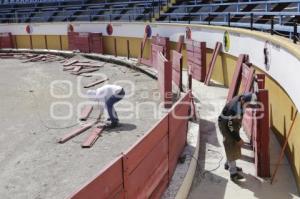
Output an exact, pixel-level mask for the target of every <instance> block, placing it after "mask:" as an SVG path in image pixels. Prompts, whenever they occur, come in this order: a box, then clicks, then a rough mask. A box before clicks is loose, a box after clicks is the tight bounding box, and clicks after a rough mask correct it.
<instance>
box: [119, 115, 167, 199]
mask: <svg viewBox="0 0 300 199" xmlns="http://www.w3.org/2000/svg"><path fill="white" fill-rule="evenodd" d="M123 168H124V187H125V197H126V198H128V199H131V198H150V197H151V196H155V197H154V198H159V197H160V196H161V194H159V195H156V194H157V191H159V192H160V193H162V190H165V188H166V186H167V181H166V176H168V115H166V116H165V117H164V118H163V119H162V120H161V121H159V123H158V124H156V125H155V127H154V128H153V129H151V130H150V131H149V132H148V133H147V134H146V135H144V136H143V137H142V138H141V139H140V140H139V141H138V142H137V143H136V144H135V145H134V146H133V147H132V148H131V149H129V150H128V152H126V153H125V154H124V158H123Z"/></svg>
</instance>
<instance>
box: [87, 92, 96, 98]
mask: <svg viewBox="0 0 300 199" xmlns="http://www.w3.org/2000/svg"><path fill="white" fill-rule="evenodd" d="M86 95H87V96H88V98H89V99H93V100H94V99H95V98H96V91H95V90H88V91H87V92H86Z"/></svg>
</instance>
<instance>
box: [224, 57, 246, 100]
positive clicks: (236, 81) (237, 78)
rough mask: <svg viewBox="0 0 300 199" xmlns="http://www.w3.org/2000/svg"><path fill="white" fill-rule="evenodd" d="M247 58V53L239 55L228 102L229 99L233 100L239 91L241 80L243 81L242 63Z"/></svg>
mask: <svg viewBox="0 0 300 199" xmlns="http://www.w3.org/2000/svg"><path fill="white" fill-rule="evenodd" d="M245 59H246V55H245V54H241V55H239V58H238V60H237V62H236V66H235V71H234V74H233V78H232V81H231V84H230V86H229V91H228V96H227V102H228V101H229V100H231V99H232V98H233V97H234V96H235V95H236V94H237V92H238V88H239V85H240V81H241V72H242V65H243V62H244V61H245Z"/></svg>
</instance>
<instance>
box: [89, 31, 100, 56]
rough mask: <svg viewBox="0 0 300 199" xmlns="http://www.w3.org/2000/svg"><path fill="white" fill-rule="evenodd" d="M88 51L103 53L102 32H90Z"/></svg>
mask: <svg viewBox="0 0 300 199" xmlns="http://www.w3.org/2000/svg"><path fill="white" fill-rule="evenodd" d="M90 52H92V53H101V54H102V53H103V39H102V33H90Z"/></svg>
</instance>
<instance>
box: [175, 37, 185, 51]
mask: <svg viewBox="0 0 300 199" xmlns="http://www.w3.org/2000/svg"><path fill="white" fill-rule="evenodd" d="M183 42H184V35H180V36H179V38H178V42H177V46H176V51H177V52H179V53H181V50H182V46H183Z"/></svg>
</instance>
